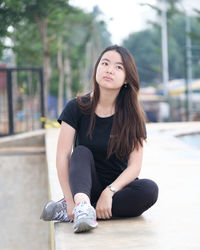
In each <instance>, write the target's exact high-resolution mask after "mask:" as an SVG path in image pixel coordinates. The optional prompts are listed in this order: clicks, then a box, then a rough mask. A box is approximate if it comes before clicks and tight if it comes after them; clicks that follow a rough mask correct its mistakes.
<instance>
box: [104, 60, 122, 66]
mask: <svg viewBox="0 0 200 250" xmlns="http://www.w3.org/2000/svg"><path fill="white" fill-rule="evenodd" d="M101 60H102V61H107V62H110V60H109V59H108V58H103V59H101ZM115 64H121V65H124V64H123V63H122V62H116V63H115Z"/></svg>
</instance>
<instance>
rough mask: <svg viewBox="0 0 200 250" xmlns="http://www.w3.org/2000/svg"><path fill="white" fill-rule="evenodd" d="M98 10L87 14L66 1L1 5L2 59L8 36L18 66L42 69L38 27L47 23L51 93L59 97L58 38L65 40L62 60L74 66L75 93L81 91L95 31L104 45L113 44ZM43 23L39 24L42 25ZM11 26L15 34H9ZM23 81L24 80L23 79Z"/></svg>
mask: <svg viewBox="0 0 200 250" xmlns="http://www.w3.org/2000/svg"><path fill="white" fill-rule="evenodd" d="M98 15H99V12H98V8H96V9H95V10H94V12H92V13H85V12H84V11H83V10H81V9H79V8H75V7H73V6H71V5H69V3H68V1H67V0H51V1H49V0H21V1H18V0H3V1H2V2H1V4H0V30H1V33H0V56H1V55H2V51H3V50H4V49H5V43H4V38H5V37H9V38H10V39H11V40H12V42H13V46H12V50H13V51H14V52H15V55H16V63H17V65H18V66H20V65H21V66H22V65H23V66H25V65H29V66H31V65H32V66H42V65H43V56H44V55H43V53H44V51H43V44H42V39H41V32H40V29H41V28H42V27H39V24H40V25H41V21H42V20H43V21H44V23H45V22H46V24H47V33H46V39H47V46H48V50H47V52H46V53H49V56H50V58H51V67H52V69H51V70H52V77H51V79H50V93H51V94H53V95H55V96H57V94H58V79H59V71H58V65H57V52H58V39H59V38H60V37H61V38H62V41H63V43H62V54H63V59H64V58H65V57H66V56H67V57H68V58H69V60H70V63H71V70H72V72H71V78H72V91H73V94H74V95H75V94H76V93H77V92H78V91H81V89H82V86H81V83H80V81H81V79H80V77H81V70H82V67H85V65H86V58H85V52H86V44H87V43H88V41H89V40H92V39H93V36H94V29H95V30H96V31H97V33H98V34H99V36H100V39H101V44H102V46H104V45H107V44H108V43H110V40H109V39H110V37H109V34H108V32H107V30H106V25H105V23H104V22H103V21H101V20H100V21H99V20H98V21H97V19H98ZM39 22H40V23H39ZM10 26H12V27H13V31H10V32H9V31H8V27H10ZM22 78H23V77H22Z"/></svg>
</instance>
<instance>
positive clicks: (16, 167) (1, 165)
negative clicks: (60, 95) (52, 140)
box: [0, 132, 50, 250]
mask: <svg viewBox="0 0 200 250" xmlns="http://www.w3.org/2000/svg"><path fill="white" fill-rule="evenodd" d="M21 136H22V138H21V139H20V136H19V135H18V136H12V137H7V138H3V139H1V140H0V236H1V241H0V249H2V250H11V249H12V250H27V249H29V250H36V249H42V250H46V249H50V225H49V223H46V222H43V221H41V220H40V214H41V211H42V208H43V206H44V204H45V203H46V201H47V200H48V178H47V176H48V174H47V167H46V155H45V147H44V132H40V133H39V134H38V133H31V134H30V133H28V134H23V135H21ZM34 136H35V138H36V140H35V142H34ZM38 139H39V140H38ZM30 141H31V143H30ZM38 141H40V142H41V143H42V144H43V145H41V143H40V145H39V144H38ZM1 142H2V143H1Z"/></svg>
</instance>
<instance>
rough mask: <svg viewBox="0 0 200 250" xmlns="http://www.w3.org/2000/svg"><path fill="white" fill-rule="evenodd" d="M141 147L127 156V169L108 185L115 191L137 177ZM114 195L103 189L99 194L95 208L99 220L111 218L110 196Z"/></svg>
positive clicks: (140, 164) (140, 165) (107, 189)
mask: <svg viewBox="0 0 200 250" xmlns="http://www.w3.org/2000/svg"><path fill="white" fill-rule="evenodd" d="M142 156H143V147H142V146H140V147H139V149H138V150H137V149H134V150H133V151H132V153H131V154H130V156H129V160H128V166H127V168H126V169H125V170H124V171H123V172H122V173H121V174H120V175H119V176H118V177H117V179H116V180H115V181H113V182H112V183H111V184H110V185H111V186H113V187H114V188H115V189H116V191H119V190H120V189H122V188H123V187H125V186H127V185H128V184H129V183H131V182H132V181H133V180H135V178H137V177H138V175H139V173H140V170H141V167H142ZM113 195H114V193H113V192H112V191H111V190H110V189H109V188H105V189H104V190H103V192H102V193H101V195H100V197H99V200H98V202H97V206H96V212H97V217H98V218H99V219H109V218H110V217H111V216H112V212H111V209H112V196H113Z"/></svg>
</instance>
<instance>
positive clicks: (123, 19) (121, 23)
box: [70, 0, 156, 44]
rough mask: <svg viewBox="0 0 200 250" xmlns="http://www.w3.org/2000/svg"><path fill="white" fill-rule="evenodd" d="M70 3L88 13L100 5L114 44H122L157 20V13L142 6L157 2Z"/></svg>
mask: <svg viewBox="0 0 200 250" xmlns="http://www.w3.org/2000/svg"><path fill="white" fill-rule="evenodd" d="M70 3H71V4H72V5H74V6H78V7H80V8H82V9H84V10H85V11H88V12H90V11H92V9H93V7H94V6H95V5H98V6H99V8H100V9H101V11H102V12H103V14H104V15H103V16H102V18H103V20H104V21H106V23H107V28H108V31H109V32H110V33H111V41H112V43H113V44H121V42H122V40H123V39H125V38H127V37H128V35H129V34H130V33H132V32H136V31H139V30H141V29H144V28H145V23H146V21H147V19H154V18H155V12H154V11H153V10H152V9H151V8H150V7H149V6H141V5H140V4H141V3H150V4H155V3H156V0H123V1H119V0H71V1H70Z"/></svg>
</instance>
